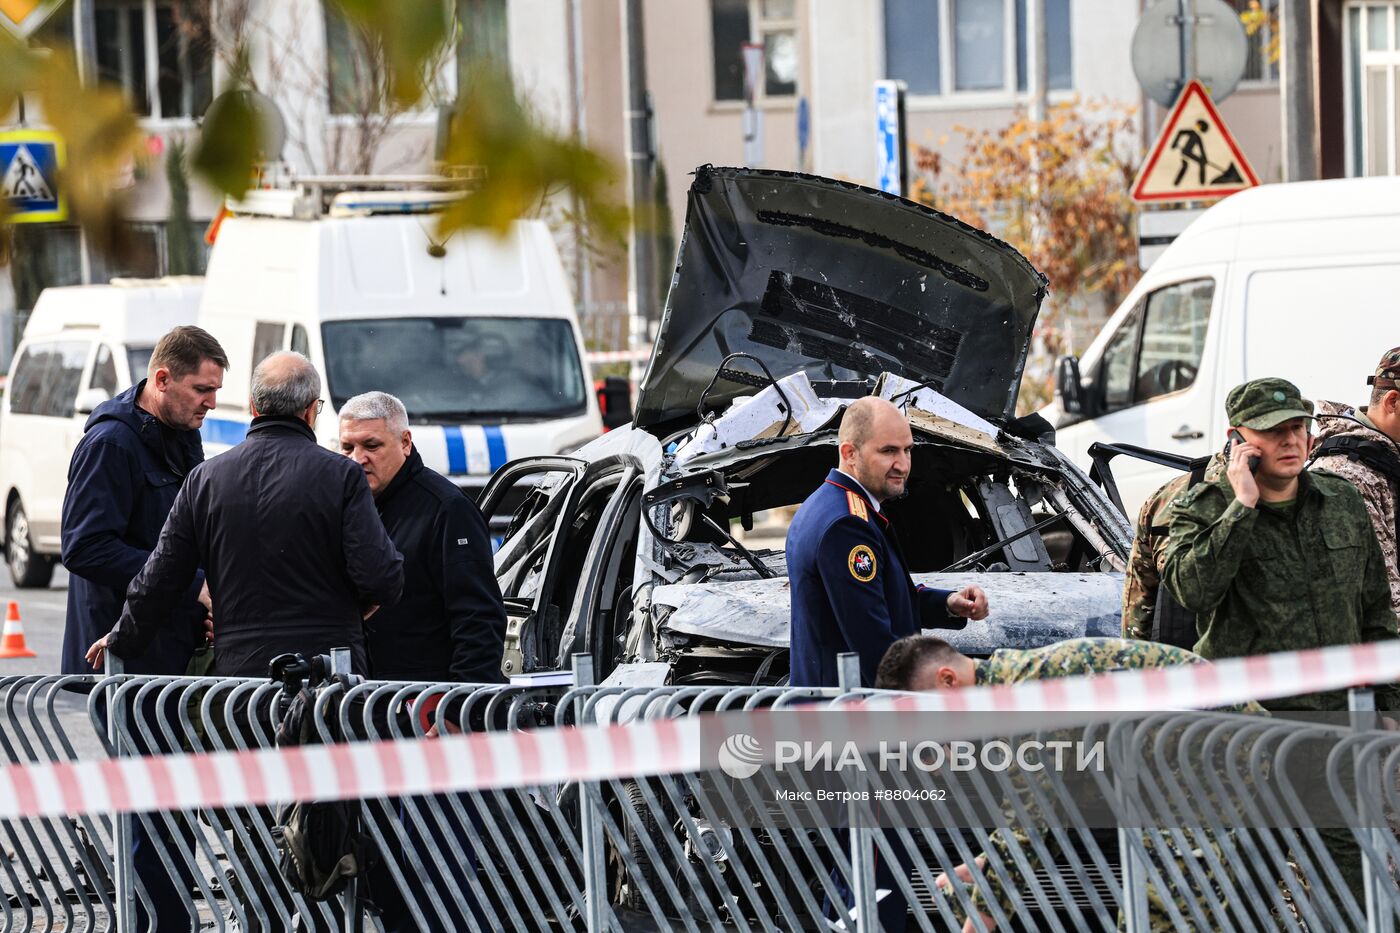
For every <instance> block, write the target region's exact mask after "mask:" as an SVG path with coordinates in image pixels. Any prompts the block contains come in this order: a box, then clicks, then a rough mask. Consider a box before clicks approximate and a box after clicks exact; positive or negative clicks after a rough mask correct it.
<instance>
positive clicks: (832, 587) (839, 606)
mask: <svg viewBox="0 0 1400 933" xmlns="http://www.w3.org/2000/svg"><path fill="white" fill-rule="evenodd" d="M838 441H839V448H838V453H839V457H840V460H839V466H838V467H837V469H834V470H832V471H831V472H830V473H828V474H827V477H826V481H825V482H823V483H822V485H821V486H820V487H818V489H817V491H816V492H814V493H812V494H811V495H810V496H808V497H807V501H805V502H803V503H802V506H801V508H799V509H798V510H797V515H796V516H795V517H794V518H793V520H792V525H791V526H790V527H789V529H788V535H787V568H788V584H789V589H790V590H791V593H792V624H791V629H790V634H789V647H790V649H791V650H790V651H789V657H790V659H791V661H790V663H791V676H790V682H791V684H792V685H793V686H794V687H834V686H837V673H836V656H837V655H838V654H840V653H842V652H846V651H854V652H856V653H857V654H859V655H860V671H861V683H863V684H865V685H867V686H869V685H870V684H872V683H874V681H875V668H876V667H877V666H878V665H879V663H880V658H882V657H883V656H884V654H885V650H886V649H887V648H889V646H890V645H891V644H893V643H894V642H895V640H896V639H898V638H901V637H903V636H905V635H913V634H915V633H917V632H918V631H919V630H920V629H921V628H923V627H924V626H925V625H930V626H932V625H939V624H941V625H943V626H944V627H951V626H952V625H953V624H954V623H952V622H950V621H949V620H950V617H959V618H967V619H983V618H986V615H987V596H986V594H985V593H983V592H982V588H981V587H979V586H967V587H964V588H963V589H962V590H960V591H958V592H951V591H948V590H938V589H932V588H926V587H916V586H915V585H914V582H913V581H912V580H911V579H910V578H909V573H908V571H907V570H906V569H905V566H906V565H905V562H904V557H903V555H902V554H901V552H900V548H899V540H898V539H897V538H896V537H895V533H894V529H893V528H891V527H890V523H889V519H888V518H886V517H885V516H884V515H882V514H880V506H881V504H882V503H884V502H886V501H887V500H889V499H893V498H895V497H896V496H901V495H903V494H904V491H905V483H906V482H907V481H908V479H909V467H910V456H911V454H912V452H913V449H914V436H913V433H912V432H911V431H910V430H909V421H908V419H906V418H905V417H904V415H903V413H901V412H900V410H899V409H898V408H896V407H895V406H894V405H892V404H891V403H890V402H888V401H886V400H884V399H881V398H875V397H866V398H862V399H857V400H856V401H855V402H853V403H852V404H851V405H850V406H849V407H848V408H847V409H846V412H845V414H844V415H843V416H842V418H841V429H840V432H839V435H838ZM895 851H896V855H897V857H896V859H895V863H894V864H892V863H891V861H890V860H884V859H882V860H879V861H878V863H877V865H876V869H875V884H876V887H877V888H884V889H886V890H891V891H893V892H896V893H891V894H889V895H888V896H886V897H885V898H883V899H882V900H881V901H880V902H879V910H880V923H881V925H882V926H883V928H884V929H887V930H896V929H903V924H904V917H905V913H906V905H905V902H904V898H903V897H901V896H899V894H898V893H897V886H896V884H895V883H894V880H893V879H894V875H895V874H896V873H907V867H908V866H907V855H906V854H905V853H904V852H903V851H902V847H899V848H896V850H895ZM837 887H838V889H842V894H843V896H844V897H845V899H846V906H847V910H849V909H850V905H851V903H852V902H853V898H852V897H851V893H850V891H848V890H844V889H845V885H844V883H843V882H842V881H841V880H840V879H838V880H837ZM829 907H830V905H829Z"/></svg>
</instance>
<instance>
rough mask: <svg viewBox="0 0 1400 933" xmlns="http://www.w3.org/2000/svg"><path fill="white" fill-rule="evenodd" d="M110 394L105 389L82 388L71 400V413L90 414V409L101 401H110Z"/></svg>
mask: <svg viewBox="0 0 1400 933" xmlns="http://www.w3.org/2000/svg"><path fill="white" fill-rule="evenodd" d="M111 398H112V396H111V394H110V393H108V392H107V390H106V389H99V388H96V387H94V388H91V389H84V390H83V391H81V392H79V393H78V397H77V399H75V400H74V402H73V414H75V415H90V414H92V410H93V409H94V408H96V407H97V406H98V405H101V404H102V403H103V402H106V401H110V400H111Z"/></svg>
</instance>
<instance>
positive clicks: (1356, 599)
mask: <svg viewBox="0 0 1400 933" xmlns="http://www.w3.org/2000/svg"><path fill="white" fill-rule="evenodd" d="M1225 412H1226V416H1227V419H1228V421H1229V423H1230V425H1231V427H1232V430H1234V431H1236V432H1238V434H1237V439H1235V440H1234V443H1233V444H1232V447H1231V449H1230V455H1229V458H1228V461H1227V468H1226V471H1225V474H1224V475H1223V476H1220V477H1217V478H1216V479H1215V480H1213V481H1210V482H1203V483H1200V484H1199V485H1197V486H1195V487H1194V488H1192V489H1190V490H1188V491H1186V492H1184V493H1182V494H1181V495H1180V496H1178V497H1177V500H1176V503H1175V504H1174V505H1173V507H1172V513H1171V528H1170V532H1169V535H1170V540H1169V542H1168V544H1167V563H1166V567H1165V569H1164V570H1163V573H1162V581H1163V582H1164V583H1165V584H1166V586H1167V588H1168V589H1170V590H1171V592H1172V595H1173V596H1175V597H1176V598H1177V601H1178V602H1180V603H1181V604H1182V605H1183V606H1185V607H1186V608H1188V609H1190V610H1192V611H1193V612H1195V613H1196V630H1197V631H1198V632H1199V633H1200V636H1201V637H1200V640H1199V641H1198V642H1197V643H1196V652H1197V653H1198V654H1200V655H1201V656H1202V657H1204V658H1208V659H1215V658H1229V657H1239V656H1241V655H1251V654H1267V653H1270V652H1276V651H1295V650H1299V649H1305V648H1321V647H1326V646H1328V645H1348V644H1356V643H1358V642H1366V641H1383V640H1386V639H1391V638H1394V637H1396V633H1395V626H1396V620H1395V613H1394V611H1393V610H1392V609H1391V607H1390V585H1389V583H1388V582H1387V579H1386V571H1385V566H1384V561H1383V558H1382V557H1381V549H1380V544H1379V543H1378V542H1377V540H1376V534H1375V531H1374V529H1373V528H1372V527H1371V519H1370V516H1368V515H1367V514H1366V507H1365V505H1364V504H1363V502H1362V500H1361V494H1360V493H1358V492H1357V491H1356V488H1355V487H1354V486H1352V485H1351V484H1350V483H1348V482H1347V481H1346V480H1343V479H1338V478H1337V477H1335V476H1330V475H1328V474H1326V473H1321V472H1314V471H1311V470H1308V471H1305V470H1304V469H1303V467H1304V463H1305V458H1306V457H1307V454H1308V450H1309V447H1310V439H1309V437H1308V422H1309V421H1310V420H1311V419H1312V415H1313V406H1312V403H1311V402H1308V401H1305V400H1304V399H1303V398H1302V396H1301V395H1300V393H1299V392H1298V389H1297V387H1296V386H1294V385H1293V384H1292V383H1291V382H1287V381H1286V380H1283V379H1255V380H1253V381H1251V382H1246V383H1244V384H1243V385H1239V386H1236V387H1235V388H1233V389H1231V390H1230V394H1229V395H1228V396H1227V397H1226V399H1225ZM1241 441H1242V442H1241ZM1251 461H1253V462H1252V463H1251ZM1376 701H1377V705H1378V706H1379V707H1380V708H1381V709H1385V710H1394V709H1400V691H1397V687H1396V685H1395V684H1384V685H1381V686H1380V687H1379V688H1378V689H1377V690H1376ZM1265 705H1266V706H1268V707H1269V708H1270V709H1272V710H1309V711H1341V710H1345V709H1346V708H1347V699H1346V694H1345V692H1344V691H1341V690H1333V691H1328V692H1325V693H1316V694H1308V695H1305V696H1297V697H1285V698H1281V699H1276V700H1270V701H1266V703H1265ZM1325 757H1326V755H1325V749H1321V748H1319V749H1318V750H1317V752H1316V753H1315V754H1310V753H1308V751H1307V750H1306V749H1299V754H1298V755H1297V756H1296V757H1295V764H1294V766H1293V767H1294V768H1297V769H1299V770H1298V771H1297V773H1296V774H1293V773H1291V774H1290V778H1291V779H1292V780H1294V781H1295V782H1306V781H1324V780H1326V777H1325V773H1324V771H1323V769H1324V767H1325V765H1324V761H1325ZM1318 832H1319V835H1320V836H1321V837H1322V840H1323V843H1324V845H1325V846H1326V847H1327V851H1328V853H1329V854H1330V855H1331V856H1332V859H1333V861H1335V862H1336V864H1337V868H1338V870H1339V871H1340V873H1341V876H1342V878H1343V880H1344V881H1345V882H1346V885H1347V887H1348V888H1349V889H1350V890H1351V892H1352V894H1353V896H1355V897H1356V898H1357V899H1358V901H1359V900H1360V899H1361V898H1362V896H1363V876H1362V867H1361V853H1360V851H1359V849H1358V848H1357V845H1356V840H1355V838H1354V837H1353V836H1352V834H1351V831H1350V830H1348V829H1330V828H1328V829H1319V830H1318Z"/></svg>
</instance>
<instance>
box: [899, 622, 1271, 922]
mask: <svg viewBox="0 0 1400 933" xmlns="http://www.w3.org/2000/svg"><path fill="white" fill-rule="evenodd" d="M1205 663H1207V662H1206V660H1205V659H1204V658H1202V657H1201V656H1200V655H1198V654H1195V653H1193V652H1191V651H1187V650H1186V649H1185V648H1178V647H1175V646H1173V645H1164V644H1161V643H1159V642H1149V641H1132V640H1129V639H1125V638H1071V639H1068V640H1066V641H1060V642H1055V643H1054V644H1051V645H1046V646H1044V647H1042V648H1031V649H1026V650H1017V649H1011V648H1002V649H1000V650H997V651H994V652H992V656H991V657H990V658H987V659H986V660H979V659H976V658H969V657H967V656H966V655H964V654H962V653H961V652H959V651H958V650H957V649H955V648H954V647H953V646H952V645H950V644H948V643H947V642H945V641H943V640H942V639H940V638H935V637H933V636H931V635H916V636H914V637H912V638H903V639H900V640H899V641H897V642H895V643H894V644H893V645H891V646H890V650H889V651H888V652H886V653H885V657H884V658H883V659H882V660H881V661H880V668H879V672H878V673H877V674H876V680H875V686H876V687H877V688H879V689H883V690H909V691H925V690H956V689H960V688H963V687H972V686H978V687H981V686H992V685H1001V684H1018V683H1024V682H1026V681H1032V680H1053V679H1056V678H1061V677H1078V676H1081V675H1087V674H1106V673H1110V672H1112V671H1125V670H1141V669H1144V668H1156V667H1173V666H1176V665H1180V664H1205ZM1227 711H1228V712H1237V713H1253V714H1259V715H1267V713H1265V711H1264V708H1263V707H1261V706H1260V705H1259V704H1257V703H1254V702H1249V703H1244V704H1240V705H1236V706H1231V707H1229V708H1228V710H1227ZM1143 744H1144V746H1146V745H1148V744H1150V742H1144V743H1143ZM1163 838H1165V839H1166V840H1167V846H1168V848H1169V849H1170V850H1171V851H1170V852H1169V853H1167V855H1168V856H1169V857H1170V858H1171V859H1173V860H1174V861H1175V862H1176V863H1177V868H1178V870H1179V872H1180V875H1181V877H1182V878H1183V879H1185V880H1186V881H1187V887H1186V888H1185V889H1180V888H1177V887H1173V889H1172V891H1171V894H1172V899H1173V901H1174V903H1175V906H1176V910H1177V911H1178V912H1179V914H1180V915H1181V916H1182V917H1185V918H1188V919H1189V918H1190V917H1192V911H1191V906H1190V905H1189V904H1188V903H1187V900H1188V898H1189V899H1190V900H1193V901H1194V902H1195V904H1196V905H1197V907H1198V908H1199V909H1201V912H1202V913H1203V914H1205V915H1206V916H1210V914H1209V912H1208V911H1206V910H1205V909H1204V905H1206V904H1207V902H1208V901H1209V900H1210V899H1212V898H1214V899H1215V900H1216V901H1217V902H1218V901H1219V899H1220V897H1221V895H1220V892H1219V891H1217V890H1212V891H1210V892H1207V891H1206V890H1205V888H1206V887H1207V886H1210V887H1212V888H1214V887H1215V885H1214V883H1213V882H1212V881H1210V875H1209V869H1208V867H1207V863H1206V861H1205V860H1204V856H1203V855H1202V854H1201V852H1200V851H1199V850H1197V851H1194V852H1192V853H1191V854H1190V855H1189V856H1186V855H1183V854H1182V853H1181V852H1180V851H1178V850H1177V848H1176V847H1175V842H1174V841H1173V840H1172V839H1170V838H1168V837H1163ZM1039 841H1040V842H1041V843H1043V844H1044V845H1045V847H1046V851H1047V852H1049V853H1050V854H1051V855H1052V856H1056V857H1057V856H1058V853H1059V843H1058V840H1057V837H1055V836H1054V835H1053V834H1050V833H1048V832H1046V833H1044V834H1043V835H1042V836H1041V837H1040V840H1039ZM1192 841H1193V842H1198V843H1203V844H1210V845H1212V846H1213V845H1214V843H1210V842H1209V840H1208V839H1206V838H1205V837H1204V835H1202V836H1201V837H1199V838H1195V839H1193V840H1192ZM988 843H989V846H988V848H989V850H990V851H991V853H992V854H994V855H995V864H997V865H1003V866H1015V865H1017V864H1018V858H1017V856H1019V857H1020V858H1023V859H1025V860H1026V861H1027V862H1028V864H1029V866H1030V867H1029V871H1025V872H1023V873H1024V874H1026V875H1034V874H1036V873H1037V871H1038V869H1039V868H1040V867H1041V864H1042V861H1041V858H1040V855H1039V851H1040V850H1039V849H1038V848H1037V847H1036V846H1035V845H1034V844H1033V841H1032V839H1031V835H1030V828H1029V827H1026V826H1017V827H1015V828H1013V829H1009V830H1008V829H998V830H996V831H994V832H992V833H991V834H990V835H989V836H988ZM1146 843H1147V846H1148V849H1149V852H1151V853H1153V856H1154V860H1160V858H1161V856H1158V855H1156V854H1155V848H1154V847H1153V844H1152V842H1151V840H1150V839H1148V840H1146ZM1216 855H1217V858H1218V857H1219V852H1218V851H1217V852H1216ZM1192 862H1195V864H1194V865H1192ZM976 863H977V873H976V874H974V872H973V870H972V869H971V868H969V867H968V866H967V865H965V864H964V865H959V866H957V867H956V868H954V869H953V871H952V874H953V875H955V876H956V877H957V878H958V879H959V880H960V881H961V882H962V883H963V884H964V885H967V886H969V891H968V894H969V896H970V897H971V900H972V904H973V906H974V908H975V909H976V910H977V912H978V913H979V914H980V915H981V917H982V923H983V924H984V925H985V926H986V928H987V929H989V930H991V929H995V928H996V921H995V919H994V918H995V913H994V908H993V907H992V904H993V903H996V904H997V905H998V907H999V908H1000V911H1001V913H1003V914H1005V915H1006V916H1008V917H1009V916H1011V915H1012V914H1013V912H1014V909H1015V901H1014V900H1013V899H1012V897H1011V895H1010V893H1009V892H1008V891H1007V889H1006V884H1005V881H1004V879H1003V878H1002V875H1001V874H1000V873H999V872H996V871H988V870H987V865H988V863H989V857H988V855H987V854H985V853H984V854H979V855H978V856H977V857H976ZM979 875H980V876H981V878H985V879H986V884H985V885H983V884H981V883H980V879H979V878H978V876H979ZM1203 881H1204V882H1205V883H1204V884H1203V883H1202V882H1203ZM935 883H936V884H937V885H938V886H939V887H940V888H942V889H943V891H944V893H945V895H946V896H948V898H949V901H950V903H951V904H952V905H953V909H954V912H955V913H956V914H957V915H958V917H959V919H963V920H964V921H965V925H964V927H963V929H964V930H971V929H974V927H973V925H972V923H971V921H970V920H969V919H967V918H966V917H965V916H964V913H963V909H962V907H961V905H960V901H959V899H958V898H957V897H955V896H953V894H952V881H951V880H950V879H949V873H947V872H945V873H943V874H941V875H939V876H938V878H937V879H936V880H935ZM1147 909H1148V924H1149V928H1150V929H1152V930H1154V931H1163V933H1165V931H1169V930H1175V929H1177V926H1178V924H1177V922H1176V920H1175V918H1174V917H1173V915H1172V913H1171V911H1170V910H1169V909H1168V907H1167V906H1166V902H1165V901H1164V900H1163V898H1162V892H1161V891H1160V890H1158V888H1157V886H1156V885H1153V884H1149V885H1148V889H1147Z"/></svg>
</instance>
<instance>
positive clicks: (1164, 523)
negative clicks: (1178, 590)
mask: <svg viewBox="0 0 1400 933" xmlns="http://www.w3.org/2000/svg"><path fill="white" fill-rule="evenodd" d="M1224 462H1225V461H1224V459H1223V458H1222V457H1221V456H1220V454H1216V455H1215V456H1214V457H1212V458H1211V461H1210V463H1209V464H1207V466H1206V472H1205V479H1207V480H1210V479H1215V478H1216V477H1217V476H1219V475H1220V471H1221V468H1222V466H1223V464H1224ZM1190 481H1191V474H1190V473H1183V474H1181V475H1180V476H1178V477H1176V478H1175V479H1173V480H1172V481H1171V482H1169V483H1167V484H1165V485H1164V486H1162V488H1160V489H1158V490H1157V491H1156V492H1154V493H1153V494H1152V495H1150V496H1148V497H1147V501H1146V502H1144V503H1143V504H1142V509H1141V511H1139V512H1138V519H1137V526H1136V527H1135V528H1134V529H1133V551H1132V554H1130V555H1129V556H1128V573H1127V575H1126V576H1125V577H1124V578H1123V637H1124V638H1139V639H1143V640H1146V639H1149V638H1151V637H1152V620H1153V617H1154V616H1155V615H1156V612H1157V587H1158V586H1160V585H1161V582H1162V567H1163V566H1164V565H1165V564H1166V562H1167V527H1168V525H1169V524H1170V522H1171V514H1170V508H1171V504H1172V500H1174V499H1175V498H1176V497H1177V496H1178V495H1180V494H1181V493H1183V492H1185V491H1186V487H1187V486H1188V485H1189V484H1190Z"/></svg>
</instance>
